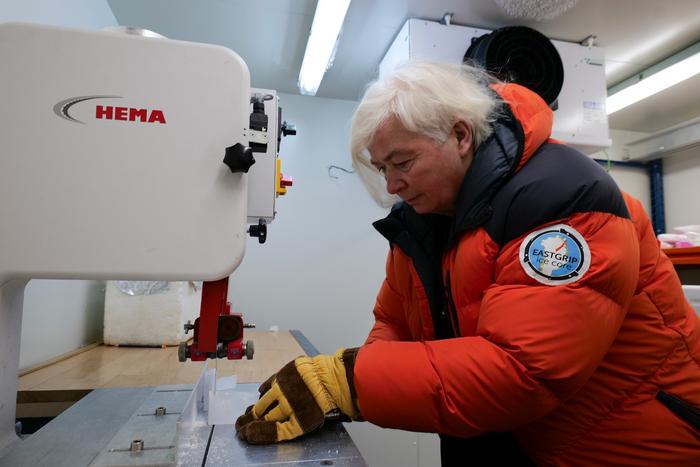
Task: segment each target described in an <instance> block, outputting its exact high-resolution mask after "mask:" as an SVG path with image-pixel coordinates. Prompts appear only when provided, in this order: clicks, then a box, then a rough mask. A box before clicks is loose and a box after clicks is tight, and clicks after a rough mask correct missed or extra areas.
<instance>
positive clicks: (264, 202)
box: [248, 88, 279, 224]
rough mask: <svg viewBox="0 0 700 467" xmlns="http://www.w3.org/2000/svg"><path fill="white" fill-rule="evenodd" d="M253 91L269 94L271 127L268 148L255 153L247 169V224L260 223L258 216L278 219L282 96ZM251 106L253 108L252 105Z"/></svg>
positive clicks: (254, 91)
mask: <svg viewBox="0 0 700 467" xmlns="http://www.w3.org/2000/svg"><path fill="white" fill-rule="evenodd" d="M251 94H252V95H256V94H257V95H261V96H269V99H267V100H265V114H266V115H267V124H268V127H267V135H266V136H265V138H264V139H265V141H266V143H267V151H266V152H256V153H255V164H253V166H252V167H251V168H250V170H249V171H248V223H250V224H257V223H258V220H259V219H263V220H264V221H265V222H266V223H268V224H269V223H270V222H272V220H273V219H274V218H275V200H276V199H277V156H278V154H279V146H278V141H277V137H278V130H279V122H278V119H279V98H278V97H277V91H275V90H273V89H259V88H253V89H251ZM250 109H251V111H252V109H253V106H252V104H251V106H250ZM249 139H250V137H249Z"/></svg>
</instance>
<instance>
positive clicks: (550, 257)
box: [519, 224, 591, 285]
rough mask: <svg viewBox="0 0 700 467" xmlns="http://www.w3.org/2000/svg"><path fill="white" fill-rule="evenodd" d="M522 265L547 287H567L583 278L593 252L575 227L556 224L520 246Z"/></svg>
mask: <svg viewBox="0 0 700 467" xmlns="http://www.w3.org/2000/svg"><path fill="white" fill-rule="evenodd" d="M519 259H520V265H521V266H522V267H523V270H524V271H525V273H526V274H527V275H528V276H530V277H532V278H533V279H535V280H536V281H537V282H540V283H542V284H545V285H564V284H570V283H572V282H576V281H578V280H579V279H581V278H582V277H583V276H584V275H585V274H586V272H587V271H588V268H589V267H590V265H591V250H590V248H589V247H588V243H586V240H585V239H584V238H583V236H582V235H581V234H580V233H579V232H578V231H577V230H576V229H574V228H573V227H571V226H570V225H566V224H556V225H551V226H549V227H545V228H543V229H539V230H536V231H534V232H532V233H530V234H529V235H528V236H527V237H525V239H524V240H523V241H522V243H521V244H520V251H519Z"/></svg>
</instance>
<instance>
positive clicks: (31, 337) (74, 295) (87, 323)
mask: <svg viewBox="0 0 700 467" xmlns="http://www.w3.org/2000/svg"><path fill="white" fill-rule="evenodd" d="M6 21H23V22H32V23H43V24H51V25H56V26H68V27H79V28H85V29H101V28H103V27H106V26H113V25H116V24H117V21H116V19H115V18H114V15H113V14H112V10H111V9H110V8H109V6H108V5H107V2H106V1H105V0H64V1H60V2H59V1H55V0H25V1H17V0H0V22H6ZM50 234H51V233H50V232H47V235H50ZM103 301H104V288H103V285H102V283H101V282H93V281H49V280H41V281H40V280H33V281H31V282H29V285H28V286H27V288H26V292H25V296H24V314H23V316H22V341H21V346H20V368H25V367H27V366H31V365H34V364H36V363H39V362H42V361H44V360H47V359H50V358H52V357H55V356H57V355H61V354H63V353H66V352H69V351H71V350H74V349H76V348H78V347H81V346H83V345H85V344H89V343H90V342H94V341H96V340H100V339H101V336H102V310H103Z"/></svg>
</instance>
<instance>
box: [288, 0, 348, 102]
mask: <svg viewBox="0 0 700 467" xmlns="http://www.w3.org/2000/svg"><path fill="white" fill-rule="evenodd" d="M349 5H350V0H318V4H317V5H316V13H315V14H314V22H313V24H312V25H311V34H309V42H308V43H307V44H306V52H305V53H304V60H303V61H302V63H301V71H300V72H299V82H298V85H299V92H300V93H302V94H306V95H309V96H314V95H316V91H318V87H319V86H320V85H321V80H322V79H323V75H324V74H325V73H326V70H327V69H328V68H330V67H331V65H333V56H334V55H335V48H336V45H337V43H338V36H339V35H340V28H341V27H342V26H343V20H344V19H345V13H347V11H348V6H349Z"/></svg>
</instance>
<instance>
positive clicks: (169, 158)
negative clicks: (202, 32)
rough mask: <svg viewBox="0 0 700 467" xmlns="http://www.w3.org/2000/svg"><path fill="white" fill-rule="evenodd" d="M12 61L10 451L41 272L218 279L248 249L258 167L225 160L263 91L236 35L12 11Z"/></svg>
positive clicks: (1, 297)
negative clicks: (112, 26) (208, 40)
mask: <svg viewBox="0 0 700 467" xmlns="http://www.w3.org/2000/svg"><path fill="white" fill-rule="evenodd" d="M0 63H2V68H1V71H0V74H1V75H2V78H1V80H0V82H2V86H0V102H2V106H0V199H2V203H0V219H2V221H0V457H2V452H3V450H4V449H7V448H8V446H9V445H10V444H12V442H13V441H15V440H16V439H17V437H16V436H15V433H14V415H15V398H16V387H17V386H16V379H17V370H18V365H19V348H20V334H21V321H22V320H21V316H22V302H23V296H24V287H25V285H26V283H27V281H28V280H30V279H33V278H48V279H120V280H166V281H176V280H217V279H221V278H223V277H226V276H228V275H230V274H231V272H233V270H234V269H236V267H237V266H238V264H239V263H240V262H241V260H242V258H243V254H244V251H245V245H246V240H247V234H246V228H247V217H248V212H247V210H248V175H247V174H244V173H240V172H238V173H232V172H231V171H230V170H229V168H228V167H227V166H226V165H225V164H224V163H223V162H222V161H223V158H224V154H225V150H226V148H227V147H229V146H232V145H234V144H236V143H241V144H242V145H243V146H248V140H247V127H248V123H249V117H250V91H251V90H250V75H249V72H248V68H247V66H246V64H245V63H244V62H243V60H242V59H241V58H240V57H239V56H238V55H236V54H235V53H234V52H232V51H231V50H229V49H227V48H224V47H220V46H214V45H208V44H197V43H189V42H183V41H176V40H168V39H164V38H147V37H141V36H135V35H127V34H124V33H122V32H96V31H81V30H73V29H67V28H59V27H50V26H40V25H31V24H21V23H4V24H0ZM271 113H272V117H273V118H274V119H275V121H276V118H277V112H276V110H275V111H274V112H271ZM276 128H277V127H276V125H275V126H274V127H272V128H271V129H273V130H276ZM272 134H273V135H274V136H270V138H271V139H273V140H274V141H275V144H276V133H275V132H274V131H273V132H272ZM274 150H275V151H276V148H275V149H274ZM266 167H268V165H266V164H260V165H258V166H257V167H256V169H258V170H257V171H256V172H258V174H257V175H259V176H260V177H262V178H263V179H266V180H267V179H272V180H274V178H275V173H274V169H273V172H272V173H271V174H265V173H263V172H264V170H263V169H264V168H266ZM273 167H274V166H273ZM274 194H275V193H274V187H273V190H272V192H271V193H269V194H268V195H269V196H268V197H267V198H266V199H269V197H270V196H271V197H274ZM255 196H257V195H255ZM267 212H268V213H269V212H272V213H274V209H273V210H272V211H267ZM265 217H267V215H266V216H265Z"/></svg>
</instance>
